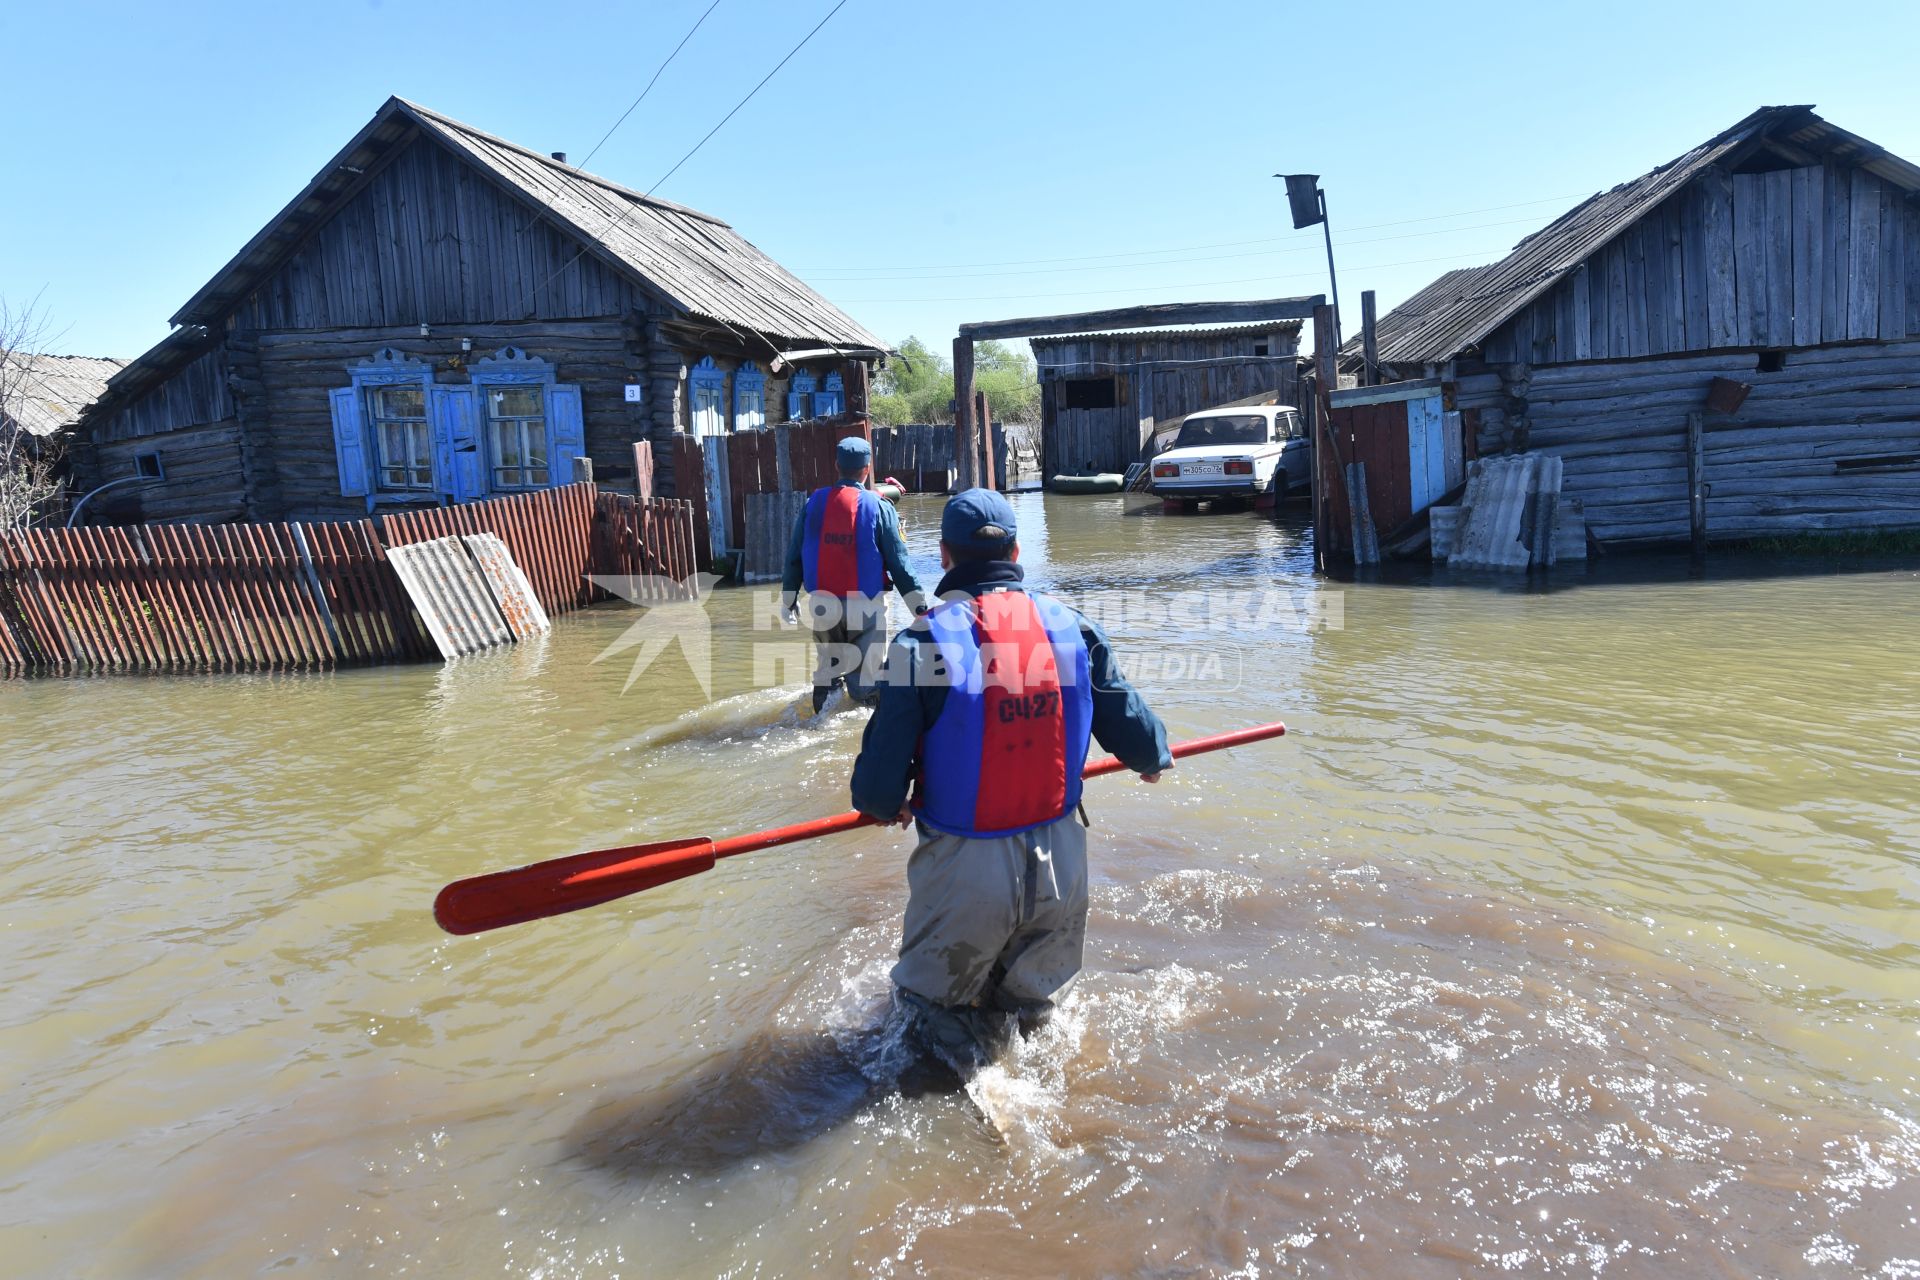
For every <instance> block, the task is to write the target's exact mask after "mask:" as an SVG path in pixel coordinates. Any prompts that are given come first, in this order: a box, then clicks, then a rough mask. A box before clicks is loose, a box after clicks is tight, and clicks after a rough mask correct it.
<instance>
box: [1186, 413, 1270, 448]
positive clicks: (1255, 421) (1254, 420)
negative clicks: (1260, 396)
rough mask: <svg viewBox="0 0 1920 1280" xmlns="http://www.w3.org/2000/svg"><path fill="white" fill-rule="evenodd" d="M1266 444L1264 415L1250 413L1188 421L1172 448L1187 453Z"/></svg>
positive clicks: (1190, 419)
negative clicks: (1196, 449) (1199, 448)
mask: <svg viewBox="0 0 1920 1280" xmlns="http://www.w3.org/2000/svg"><path fill="white" fill-rule="evenodd" d="M1266 442H1267V419H1266V415H1264V414H1258V413H1250V414H1233V415H1230V416H1228V417H1221V418H1188V419H1187V420H1186V421H1185V422H1184V423H1182V424H1181V426H1180V439H1179V440H1178V441H1176V442H1175V447H1176V448H1180V449H1190V448H1192V447H1194V446H1195V445H1216V444H1265V443H1266Z"/></svg>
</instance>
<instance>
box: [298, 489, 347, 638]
mask: <svg viewBox="0 0 1920 1280" xmlns="http://www.w3.org/2000/svg"><path fill="white" fill-rule="evenodd" d="M287 528H288V529H290V530H291V531H292V532H293V545H294V546H295V547H297V548H299V551H300V567H301V568H302V569H304V570H306V576H307V590H308V591H310V592H311V593H312V594H313V603H314V604H315V605H317V606H318V607H319V610H320V623H321V625H322V626H324V627H326V629H327V643H329V644H331V645H332V646H333V660H334V661H335V662H339V661H341V660H343V659H344V658H345V657H346V656H347V647H346V646H345V645H344V644H342V643H340V628H339V626H338V625H337V624H335V622H334V620H333V610H332V608H330V607H329V606H328V604H327V593H326V592H325V591H324V590H322V589H321V586H320V574H319V571H318V570H316V569H315V568H314V567H313V549H312V548H311V547H309V546H308V545H307V531H306V530H305V529H303V528H301V527H300V525H299V524H298V523H297V522H289V523H288V524H287Z"/></svg>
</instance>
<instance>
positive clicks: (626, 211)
mask: <svg viewBox="0 0 1920 1280" xmlns="http://www.w3.org/2000/svg"><path fill="white" fill-rule="evenodd" d="M416 128H418V129H421V130H424V131H426V132H427V133H430V134H432V135H433V136H434V137H436V138H438V139H439V140H440V141H441V142H443V143H445V144H446V145H447V146H448V147H449V148H451V149H452V150H453V151H454V153H455V154H457V155H461V156H464V157H466V158H467V159H469V160H471V161H472V162H473V163H474V164H475V165H477V166H479V167H480V169H481V170H483V171H484V172H485V173H486V174H488V175H489V176H490V177H492V178H493V179H494V180H496V181H498V182H499V183H501V184H502V185H504V186H505V187H507V188H508V189H509V190H510V191H512V192H514V193H515V194H517V195H518V196H520V197H521V198H522V199H524V200H526V201H528V202H529V203H530V204H532V205H533V206H535V207H537V208H539V209H541V210H544V211H546V213H547V214H548V216H550V217H551V218H552V219H553V221H555V222H556V223H558V224H560V225H562V226H564V227H567V228H569V229H570V230H572V231H573V232H574V233H575V234H577V235H579V236H580V237H581V238H582V239H583V240H585V241H586V242H587V243H588V245H589V246H591V247H592V248H594V249H597V250H599V251H600V256H602V257H603V258H605V259H607V260H609V261H610V264H611V265H614V266H616V267H619V268H624V269H625V270H627V271H630V272H632V273H633V274H634V275H636V276H638V277H640V279H641V281H642V282H643V283H644V284H645V285H647V286H648V287H650V288H651V289H652V290H654V291H655V292H656V293H661V294H665V295H666V296H667V297H669V298H671V299H672V300H673V301H675V302H677V303H678V304H679V305H680V306H681V307H682V308H683V309H684V310H686V311H687V312H689V313H691V314H693V315H696V316H703V317H706V318H708V319H711V320H717V321H720V322H722V323H724V324H730V325H734V326H737V327H740V328H744V329H751V330H754V331H756V332H759V333H763V334H769V335H772V336H774V337H778V338H785V339H790V340H797V341H798V345H800V346H845V347H871V348H874V349H878V350H885V349H886V347H887V344H886V343H885V342H884V341H882V340H881V339H880V338H879V337H877V336H875V335H874V334H872V333H870V332H868V331H867V330H866V329H864V328H862V327H861V326H860V325H859V324H858V323H857V322H856V321H855V320H854V319H853V318H852V317H850V316H848V315H847V314H846V313H845V312H844V311H842V310H840V308H838V307H836V306H834V305H833V304H832V303H831V302H828V301H827V300H826V299H825V298H823V297H821V296H820V295H819V294H817V293H815V292H814V291H813V290H812V289H810V288H808V287H807V286H806V285H805V284H803V283H802V282H801V281H800V280H799V279H798V278H797V277H795V276H794V275H793V274H792V273H790V272H789V271H787V270H786V269H785V268H784V267H782V266H781V265H780V264H779V263H777V262H775V261H774V260H773V259H771V258H769V257H767V255H766V254H764V253H762V252H760V250H759V249H757V248H755V247H754V246H753V245H752V244H751V243H749V242H748V241H747V240H746V239H745V238H744V237H743V236H741V235H740V233H739V232H737V231H735V230H734V229H733V228H732V227H730V226H728V225H727V224H726V223H724V222H722V221H720V220H719V219H718V218H715V217H712V216H710V215H708V214H704V213H701V212H699V211H697V210H694V209H689V208H686V207H685V206H683V205H677V204H673V203H672V202H670V201H666V200H658V199H654V198H651V197H646V196H642V195H641V194H640V193H639V192H637V191H632V190H629V189H628V188H626V187H623V186H620V185H619V184H618V183H614V182H609V181H607V180H606V179H605V178H599V177H595V176H594V175H592V174H590V173H586V172H583V171H582V170H580V169H577V168H575V167H573V166H571V165H566V164H562V163H560V162H558V161H555V160H552V159H549V158H548V157H546V156H544V155H541V154H540V153H539V152H537V151H530V150H528V149H527V148H525V147H522V146H519V145H517V144H515V143H512V142H508V141H506V140H505V139H503V138H496V137H494V136H493V135H492V134H489V133H483V132H481V131H480V130H478V129H475V128H472V127H471V126H469V125H465V124H462V123H460V122H459V121H458V120H454V119H451V118H450V117H447V116H443V115H441V114H440V113H439V112H437V111H431V110H429V109H427V108H426V107H422V106H419V105H417V104H415V103H411V102H408V101H406V100H405V99H403V98H389V99H388V100H387V102H386V103H385V104H384V105H383V106H382V107H381V108H380V110H379V112H378V113H376V114H375V116H374V118H373V120H372V121H371V122H370V123H369V124H368V125H367V127H366V128H364V129H362V130H361V131H360V133H359V134H357V135H356V136H355V137H354V138H353V140H352V141H350V142H349V143H348V144H347V145H346V146H345V147H344V148H343V149H342V150H341V151H340V153H339V154H338V155H336V156H335V157H334V158H333V159H332V160H331V161H329V162H328V164H327V167H326V168H325V169H323V170H322V171H321V173H320V175H319V176H318V177H316V178H315V179H314V180H313V181H312V182H311V183H309V184H308V186H307V188H306V189H305V190H304V191H302V192H301V193H300V194H299V195H298V196H295V197H294V199H293V201H292V203H290V204H288V205H287V207H286V208H285V209H283V210H281V212H280V213H279V214H278V215H277V216H276V217H275V218H274V220H273V221H272V222H270V223H268V224H267V226H266V227H265V228H263V229H262V230H261V231H260V233H259V234H258V235H256V236H255V237H254V238H253V239H252V240H251V241H249V242H248V243H247V245H246V246H245V247H244V248H243V249H241V251H240V252H239V253H238V254H237V255H235V257H234V259H233V260H232V261H231V262H229V263H228V264H227V265H226V266H225V267H223V268H221V270H220V273H219V274H218V275H216V276H215V277H214V278H213V279H212V280H210V281H208V282H207V284H206V285H204V286H203V287H202V288H201V289H200V291H199V292H198V293H196V294H195V295H194V296H193V298H192V299H191V300H189V301H188V303H187V305H186V306H184V307H182V308H181V309H180V311H179V312H177V313H176V314H175V315H174V317H173V322H174V323H175V324H193V323H198V324H209V325H217V324H218V322H219V321H220V320H221V318H223V317H224V315H225V314H226V312H227V310H228V309H230V308H231V306H232V305H233V303H234V301H235V300H236V299H238V298H241V297H244V296H245V295H246V293H247V292H248V291H249V290H250V289H251V288H252V284H253V281H255V280H256V279H257V278H258V277H260V276H262V275H264V274H265V273H266V272H268V271H270V270H272V269H273V267H274V265H275V264H276V263H278V262H279V261H280V260H281V259H282V258H284V257H285V255H286V254H287V253H288V252H290V251H291V249H292V247H293V246H294V245H295V244H297V243H298V242H299V241H300V239H301V238H302V237H304V236H305V235H306V233H307V232H308V231H309V230H310V229H311V228H312V227H314V226H315V225H317V224H318V223H319V222H320V221H322V220H323V219H324V218H325V217H327V216H328V215H329V214H330V213H331V211H332V210H333V209H334V208H335V207H337V206H338V205H339V204H341V203H343V202H344V201H346V200H347V199H349V198H351V196H352V195H353V193H354V192H355V191H356V190H357V189H358V188H357V185H356V184H357V180H358V177H359V175H360V173H361V172H363V171H365V170H366V169H368V168H369V167H370V166H372V165H374V164H376V163H378V161H379V160H380V159H381V158H382V157H383V156H385V155H387V154H389V153H390V152H391V151H393V150H394V149H395V148H397V147H400V146H403V145H405V143H406V141H407V140H408V138H409V137H410V136H411V133H412V130H413V129H416Z"/></svg>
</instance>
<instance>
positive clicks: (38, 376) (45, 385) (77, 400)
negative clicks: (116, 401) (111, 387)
mask: <svg viewBox="0 0 1920 1280" xmlns="http://www.w3.org/2000/svg"><path fill="white" fill-rule="evenodd" d="M0 361H4V362H5V363H6V365H7V366H8V368H7V369H6V371H5V373H4V375H0V385H4V386H5V388H6V393H7V400H6V403H5V404H0V420H4V421H12V422H15V423H18V424H19V426H20V428H21V429H22V430H24V431H25V432H26V433H27V434H28V435H33V436H49V435H52V434H53V433H54V432H56V431H59V430H62V429H63V428H66V427H70V426H72V425H73V424H74V423H76V422H78V421H79V420H80V413H81V410H83V409H85V408H86V407H87V406H88V405H90V404H92V403H93V402H94V401H95V400H98V399H99V398H100V397H101V396H102V395H104V394H106V390H107V379H108V378H111V377H112V376H113V375H114V374H116V373H119V372H120V370H121V369H123V368H125V367H126V363H127V362H126V361H125V360H115V359H112V358H108V357H100V356H44V355H32V354H29V353H27V352H25V351H0Z"/></svg>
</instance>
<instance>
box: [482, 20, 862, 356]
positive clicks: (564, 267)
mask: <svg viewBox="0 0 1920 1280" xmlns="http://www.w3.org/2000/svg"><path fill="white" fill-rule="evenodd" d="M846 3H847V0H838V2H837V3H836V4H835V5H834V6H833V8H831V9H829V10H827V15H826V17H824V18H822V19H820V21H818V22H816V23H815V24H814V25H813V29H812V30H811V31H809V32H807V34H806V35H804V36H802V37H801V38H800V43H798V44H796V45H794V46H793V48H791V49H789V50H787V54H786V56H785V57H784V58H781V59H780V61H779V62H776V63H775V64H774V66H773V70H772V71H769V72H767V74H766V75H764V76H762V77H760V83H758V84H756V85H754V86H753V88H751V89H749V90H748V91H747V96H746V97H744V98H742V99H740V101H738V102H736V103H734V104H733V110H731V111H729V112H727V114H726V115H724V116H722V117H720V123H719V124H716V125H714V126H713V128H711V129H709V130H707V132H706V133H705V135H703V136H702V137H701V139H700V141H698V142H696V143H694V144H693V148H692V149H691V150H689V151H688V152H687V154H685V155H683V156H681V157H680V158H679V159H678V160H676V161H674V163H673V167H672V168H671V169H668V170H667V171H666V172H665V173H663V174H661V175H660V176H659V178H657V179H655V180H654V182H653V183H652V185H650V186H649V187H647V189H646V190H645V191H642V192H641V193H640V196H639V199H637V200H628V201H626V202H625V207H624V208H623V209H621V211H620V216H619V217H617V218H615V219H613V221H611V222H609V223H608V224H607V225H606V226H605V227H603V228H601V230H600V232H599V234H598V235H597V236H595V237H593V239H594V240H600V239H603V238H605V237H606V236H608V235H610V234H612V233H613V232H614V231H615V230H617V229H618V228H619V227H620V226H621V225H622V224H623V223H625V222H626V220H627V219H628V218H629V217H631V216H632V215H633V211H634V210H635V209H637V208H639V207H640V206H641V205H642V204H645V203H646V201H647V199H648V198H649V197H651V196H652V195H653V193H654V192H655V191H658V190H659V189H660V186H661V184H662V183H664V182H666V180H667V179H668V178H671V177H672V176H673V175H674V174H675V173H678V172H679V171H680V166H682V165H684V164H685V163H686V162H687V161H689V160H691V159H693V157H694V156H695V154H697V153H698V152H699V150H700V148H702V147H704V146H706V145H707V142H708V141H709V140H710V139H711V138H712V137H713V135H714V134H716V133H718V132H720V129H721V127H722V126H724V125H725V124H726V123H727V121H729V120H731V119H733V117H734V116H735V115H737V114H739V111H740V109H741V108H742V107H744V106H746V105H747V104H748V103H749V102H751V101H753V98H754V95H755V94H758V93H759V92H760V90H762V89H764V88H766V86H767V82H768V81H769V80H771V79H773V78H774V76H776V75H778V74H779V72H780V68H782V67H784V66H786V65H787V63H789V62H791V61H793V57H794V55H795V54H797V53H799V52H800V51H801V50H802V49H804V48H806V47H807V43H808V42H809V41H810V40H812V39H813V38H814V37H815V36H816V35H819V34H820V28H822V27H824V26H826V25H827V23H828V22H829V21H830V20H831V19H832V18H833V15H834V14H836V13H838V12H840V10H841V9H842V8H844V7H845V6H846ZM709 12H711V10H709ZM700 21H701V22H705V21H706V15H705V14H702V15H701V18H700ZM695 25H696V27H697V26H698V24H697V23H696V24H695ZM689 35H691V33H689ZM681 43H682V44H684V43H685V41H682V42H681ZM669 61H671V55H670V56H669ZM548 208H549V209H551V208H552V206H551V205H548ZM587 252H588V249H587V246H586V245H584V244H583V245H581V246H580V249H579V251H578V252H576V253H575V254H574V255H573V256H572V257H571V258H568V259H567V260H566V261H565V262H563V263H561V264H560V265H559V266H558V267H557V268H555V269H554V271H553V273H552V274H551V275H549V276H547V278H546V279H544V280H542V281H541V282H540V283H539V284H537V285H535V286H534V287H533V288H532V289H530V290H529V291H528V292H527V297H526V300H525V302H523V303H522V304H521V307H517V308H515V310H521V309H522V308H524V306H525V305H526V303H531V302H532V301H533V300H534V299H536V298H537V297H539V296H540V292H541V290H543V289H545V288H546V287H547V286H548V285H550V284H552V283H553V282H554V281H555V280H557V279H559V278H560V276H561V275H562V274H563V273H564V272H566V271H568V270H570V269H571V268H572V267H573V264H574V263H576V262H578V261H580V259H582V258H584V257H586V256H587ZM714 319H716V320H718V319H720V318H719V317H718V316H715V317H714ZM720 323H721V324H723V325H726V327H727V328H728V329H729V330H731V331H732V332H733V334H734V336H735V337H738V338H740V339H741V340H742V341H743V342H744V341H745V340H746V339H745V335H744V334H742V333H740V331H739V330H738V329H735V328H734V327H733V326H732V325H730V324H727V322H726V321H725V320H720ZM762 341H763V342H764V339H763V340H762ZM769 345H770V344H769Z"/></svg>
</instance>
